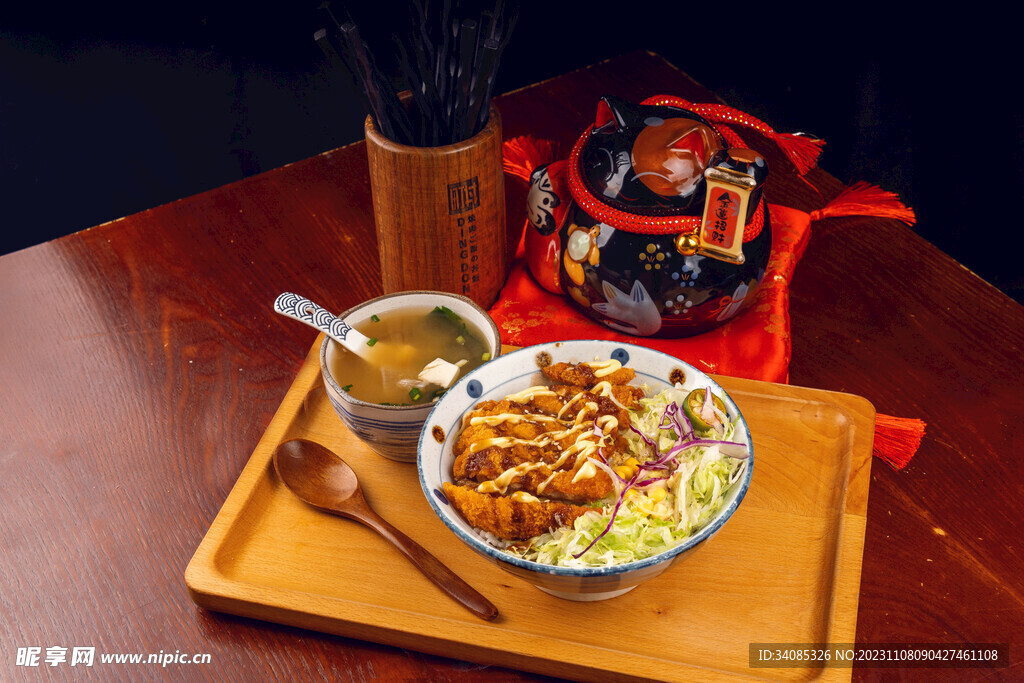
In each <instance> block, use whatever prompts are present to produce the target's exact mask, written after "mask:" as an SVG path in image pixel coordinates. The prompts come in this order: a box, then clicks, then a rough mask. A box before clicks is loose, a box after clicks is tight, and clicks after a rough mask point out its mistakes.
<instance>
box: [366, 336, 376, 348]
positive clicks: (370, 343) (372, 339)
mask: <svg viewBox="0 0 1024 683" xmlns="http://www.w3.org/2000/svg"><path fill="white" fill-rule="evenodd" d="M376 343H377V338H376V337H370V338H369V339H367V340H366V345H367V346H373V345H374V344H376Z"/></svg>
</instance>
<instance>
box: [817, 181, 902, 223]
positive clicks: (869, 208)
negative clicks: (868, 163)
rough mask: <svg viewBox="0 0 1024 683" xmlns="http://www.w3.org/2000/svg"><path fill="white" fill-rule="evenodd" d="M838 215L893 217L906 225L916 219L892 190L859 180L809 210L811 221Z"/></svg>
mask: <svg viewBox="0 0 1024 683" xmlns="http://www.w3.org/2000/svg"><path fill="white" fill-rule="evenodd" d="M840 216H877V217H879V218H895V219H897V220H899V221H902V222H904V223H906V224H907V225H913V224H914V223H915V222H916V221H917V217H916V216H915V215H914V210H913V209H911V208H908V207H906V206H904V205H903V202H901V201H900V200H899V197H898V196H897V195H896V194H895V193H894V192H887V191H885V190H883V189H882V188H880V187H878V186H877V185H872V184H870V183H866V182H864V181H860V182H857V183H854V184H853V185H850V186H849V187H848V188H846V189H845V190H843V191H842V192H840V193H839V194H838V195H836V197H835V199H833V200H832V201H830V202H829V203H828V205H826V206H825V207H823V208H820V209H815V210H814V211H812V212H811V221H812V222H813V221H816V220H818V219H819V218H835V217H840Z"/></svg>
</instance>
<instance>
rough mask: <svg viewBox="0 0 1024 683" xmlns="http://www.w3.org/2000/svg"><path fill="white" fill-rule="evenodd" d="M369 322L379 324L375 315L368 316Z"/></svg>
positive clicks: (378, 319)
mask: <svg viewBox="0 0 1024 683" xmlns="http://www.w3.org/2000/svg"><path fill="white" fill-rule="evenodd" d="M370 320H372V321H373V322H375V323H379V322H380V318H378V317H377V316H376V315H371V316H370Z"/></svg>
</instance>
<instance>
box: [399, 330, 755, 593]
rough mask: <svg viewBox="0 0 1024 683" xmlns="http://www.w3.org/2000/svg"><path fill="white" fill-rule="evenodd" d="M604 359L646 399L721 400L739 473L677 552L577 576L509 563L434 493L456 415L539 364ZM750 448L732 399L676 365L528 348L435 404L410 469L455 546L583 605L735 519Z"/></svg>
mask: <svg viewBox="0 0 1024 683" xmlns="http://www.w3.org/2000/svg"><path fill="white" fill-rule="evenodd" d="M609 358H613V359H616V360H618V361H619V362H620V363H622V365H624V366H626V367H629V368H633V370H634V371H635V372H636V380H635V383H638V384H644V385H646V386H647V387H648V393H649V394H651V395H653V394H656V393H658V392H660V391H662V390H663V389H666V388H668V387H669V386H671V385H672V384H673V383H675V382H682V384H683V386H684V388H686V389H695V388H698V387H706V386H709V385H710V386H711V387H712V390H713V391H714V393H716V394H719V395H721V397H722V399H723V400H724V402H725V405H726V408H727V412H728V414H729V416H730V417H732V418H737V417H738V418H739V422H738V424H737V430H736V434H735V436H734V439H735V440H736V441H745V443H746V444H747V451H748V453H749V454H750V455H749V465H748V467H747V469H746V473H745V474H744V475H743V476H742V477H741V478H740V479H739V480H738V481H737V482H736V483H735V484H734V485H733V486H732V488H730V489H729V492H728V493H727V495H726V497H725V501H724V503H723V505H722V508H721V510H719V512H718V514H717V515H716V516H715V517H714V518H712V520H711V521H710V522H709V523H708V524H707V526H705V527H704V528H703V529H701V530H700V531H699V532H697V533H696V534H694V535H693V536H691V537H690V538H689V539H687V540H686V541H684V542H683V543H681V544H680V545H678V546H676V547H674V548H672V549H670V550H667V551H665V552H663V553H660V554H658V555H654V556H652V557H649V558H646V559H644V560H639V561H637V562H630V563H626V564H621V565H616V566H612V567H598V568H582V569H581V568H570V567H553V566H549V565H544V564H540V563H537V562H531V561H529V560H522V559H520V558H517V557H513V556H511V555H509V554H507V553H505V552H503V551H502V550H500V549H498V548H496V547H494V546H492V545H490V544H489V543H488V542H487V541H486V540H485V539H484V537H483V536H482V535H481V534H480V533H479V532H477V531H475V530H474V529H473V528H472V527H471V526H470V525H469V524H468V523H466V521H465V520H464V519H463V518H462V517H461V516H460V515H459V513H458V512H456V511H455V510H454V509H453V508H452V506H451V505H450V504H449V502H448V499H447V498H446V497H445V495H444V493H443V490H442V483H443V482H446V481H447V482H451V481H452V465H453V464H454V462H455V456H454V454H453V447H454V444H455V441H456V439H457V437H458V434H459V431H460V427H461V423H462V416H463V415H464V414H465V413H466V412H467V411H468V410H470V409H472V408H473V407H474V406H475V405H476V404H477V403H479V402H480V401H485V400H498V399H501V398H503V397H505V396H507V395H509V394H512V393H515V392H517V391H521V390H523V389H526V388H527V387H530V386H535V385H537V384H546V383H547V381H548V380H547V379H546V378H545V377H544V375H543V373H542V372H541V370H540V368H541V367H542V366H543V365H546V364H552V363H558V362H563V361H564V362H568V363H573V362H583V361H593V360H606V359H609ZM680 373H682V375H680ZM670 378H672V379H671V381H670ZM752 443H753V442H752V441H751V439H750V431H749V429H748V428H747V423H746V421H745V420H744V419H743V416H742V415H741V414H740V411H739V409H738V408H737V407H736V404H735V403H734V402H733V400H732V398H730V397H729V395H728V394H726V393H725V391H724V390H723V389H722V388H721V386H719V385H718V383H717V382H715V381H714V380H712V379H711V378H710V377H709V376H708V375H706V374H705V373H703V372H701V371H700V370H698V369H696V368H694V367H693V366H691V365H688V364H687V363H684V362H682V361H680V360H679V359H678V358H674V357H673V356H670V355H668V354H665V353H662V352H660V351H654V350H652V349H647V348H644V347H641V346H635V345H632V344H623V343H618V342H612V341H589V340H578V341H565V342H552V343H549V344H540V345H537V346H529V347H526V348H523V349H519V350H518V351H513V352H510V353H507V354H505V355H504V356H502V357H501V358H499V359H497V360H494V361H491V362H490V363H487V364H485V365H483V366H481V367H479V368H477V369H476V370H474V371H473V372H471V373H469V374H467V375H466V376H465V377H463V378H462V379H461V380H459V381H458V382H457V383H456V384H455V385H454V386H453V387H452V388H451V389H449V390H448V392H447V393H446V394H445V395H444V396H443V397H441V400H440V401H438V402H437V404H436V405H435V406H434V409H433V411H432V412H431V413H430V416H429V417H428V418H427V422H426V426H425V428H424V429H423V433H422V435H421V436H420V441H419V456H418V467H419V476H420V485H421V486H422V487H423V493H424V495H426V497H427V500H428V501H430V505H431V507H432V508H433V509H434V512H435V513H437V516H438V517H440V518H441V520H442V521H443V522H444V523H445V524H446V525H447V526H448V528H449V529H451V531H452V532H453V533H454V534H455V536H456V537H458V539H459V540H460V541H462V542H463V543H465V544H466V545H468V546H469V547H470V548H472V549H473V550H475V551H476V552H478V553H479V554H481V555H483V556H484V557H486V558H488V559H490V560H492V561H494V562H496V563H497V564H498V565H499V566H500V567H501V568H502V569H505V570H506V571H508V572H510V573H512V574H515V575H516V576H518V577H520V578H522V579H525V580H526V581H528V582H530V583H532V584H534V585H535V586H537V587H538V588H540V589H541V590H543V591H545V592H547V593H550V594H552V595H555V596H557V597H560V598H566V599H569V600H581V601H591V600H604V599H607V598H613V597H616V596H618V595H622V594H623V593H625V592H627V591H629V590H631V589H633V588H635V587H636V586H637V585H639V584H640V583H642V582H644V581H646V580H648V579H651V578H654V577H655V576H658V575H659V574H661V573H662V572H664V571H665V570H666V569H668V568H669V567H670V566H671V565H672V564H673V563H675V562H677V561H679V560H680V559H682V558H684V557H686V556H688V555H689V554H690V553H692V552H693V551H694V550H695V549H696V548H697V547H698V546H699V545H701V544H702V543H704V541H706V540H708V539H709V538H711V536H713V535H714V534H715V533H717V532H718V531H719V530H720V529H721V528H722V525H724V524H725V523H726V522H727V521H728V520H729V518H730V517H731V516H732V515H733V513H735V512H736V509H737V508H738V507H739V505H740V502H741V501H742V500H743V497H744V495H745V494H746V492H747V488H748V487H749V486H750V480H751V477H752V476H753V469H754V454H753V448H752V445H751V444H752Z"/></svg>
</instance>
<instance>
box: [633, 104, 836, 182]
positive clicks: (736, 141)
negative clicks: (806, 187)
mask: <svg viewBox="0 0 1024 683" xmlns="http://www.w3.org/2000/svg"><path fill="white" fill-rule="evenodd" d="M641 104H645V105H657V106H669V107H679V108H680V109H687V110H689V111H692V112H694V113H696V114H699V115H701V116H703V117H704V118H706V119H707V120H708V121H711V122H714V123H717V124H719V128H718V132H719V133H720V134H721V135H722V137H723V138H725V140H726V142H728V143H729V144H730V145H732V146H733V147H747V145H746V144H745V143H744V142H743V140H741V139H740V138H739V136H738V135H736V134H735V132H734V131H732V130H730V129H729V128H728V126H743V127H744V128H749V129H751V130H756V131H757V132H758V133H760V134H761V135H763V136H765V137H766V138H768V139H769V140H771V141H772V142H774V143H775V144H776V145H778V146H779V149H781V150H782V152H783V153H784V154H785V155H786V157H788V158H789V160H790V161H792V162H793V164H794V165H795V166H796V168H797V170H798V171H799V172H800V175H801V176H802V175H804V174H805V173H807V172H808V171H809V170H811V169H812V168H814V166H815V165H816V164H817V160H818V155H819V154H820V153H821V148H822V146H823V145H824V144H825V142H824V141H823V140H814V139H811V138H807V137H801V136H798V135H790V134H788V133H777V132H775V130H774V129H772V127H771V126H769V125H768V124H767V123H765V122H764V121H762V120H761V119H758V118H756V117H754V116H751V115H750V114H747V113H745V112H742V111H740V110H738V109H733V108H732V107H729V106H726V105H724V104H694V103H692V102H690V101H689V100H684V99H683V98H681V97H675V96H674V95H655V96H654V97H648V98H647V99H646V100H644V101H643V102H641Z"/></svg>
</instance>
